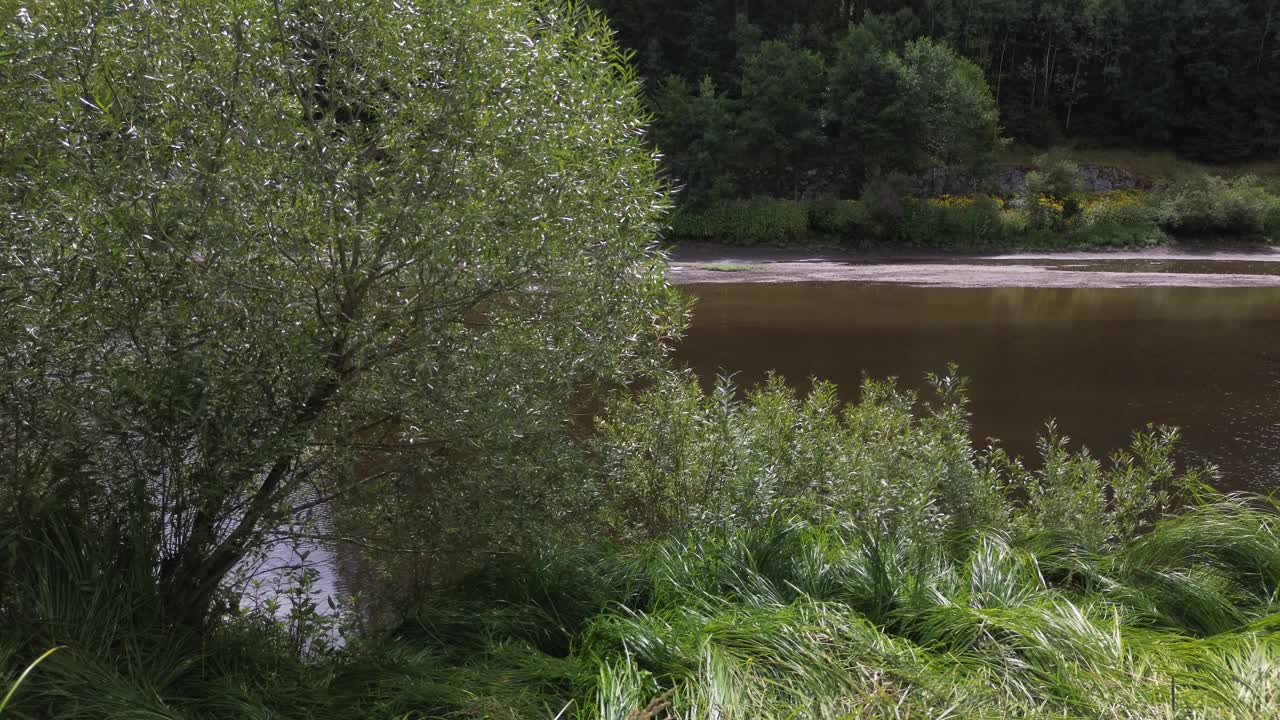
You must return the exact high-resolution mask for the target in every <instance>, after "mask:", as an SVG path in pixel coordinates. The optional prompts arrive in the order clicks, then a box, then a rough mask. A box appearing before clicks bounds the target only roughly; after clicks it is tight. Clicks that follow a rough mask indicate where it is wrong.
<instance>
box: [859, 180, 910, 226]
mask: <svg viewBox="0 0 1280 720" xmlns="http://www.w3.org/2000/svg"><path fill="white" fill-rule="evenodd" d="M914 191H915V189H914V187H912V181H911V177H910V176H908V175H906V174H905V173H900V172H891V173H889V174H887V175H879V176H876V177H873V178H871V179H870V180H868V181H867V183H866V185H864V186H863V187H862V207H863V208H864V209H865V210H866V213H867V218H868V219H869V220H870V224H871V227H872V229H873V230H874V231H875V233H876V235H878V236H879V237H881V238H886V239H887V238H892V237H893V236H894V235H895V234H897V232H898V224H899V223H900V222H902V218H903V215H904V214H905V213H906V211H907V206H908V205H909V204H910V202H911V197H912V195H913V194H914Z"/></svg>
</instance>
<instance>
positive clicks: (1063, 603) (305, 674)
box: [0, 497, 1280, 720]
mask: <svg viewBox="0 0 1280 720" xmlns="http://www.w3.org/2000/svg"><path fill="white" fill-rule="evenodd" d="M1011 528H1013V529H1009V528H1005V529H987V530H984V531H979V532H975V533H973V534H970V535H967V536H961V537H951V538H949V539H944V540H939V539H936V538H926V539H923V540H922V539H920V538H917V537H912V536H911V535H910V534H892V533H890V534H883V533H874V532H869V531H868V530H867V527H866V526H863V525H860V524H858V523H856V522H852V521H850V520H847V519H846V520H839V519H832V520H829V521H825V522H813V521H809V520H800V519H791V518H788V517H785V516H777V517H775V518H773V519H771V520H769V521H768V522H765V523H763V524H761V525H759V526H757V527H754V528H751V529H741V528H733V527H720V528H716V529H711V530H704V531H699V532H694V533H672V534H668V535H665V536H661V537H658V538H655V539H653V540H651V541H648V542H646V543H643V544H640V545H632V546H626V547H624V546H615V545H610V544H607V543H604V544H601V543H597V544H593V545H590V546H578V547H571V548H555V547H553V546H547V547H544V548H540V549H536V550H531V551H529V552H525V553H520V554H518V555H517V556H516V558H515V559H514V561H513V560H512V559H511V558H507V559H505V560H504V561H503V562H495V563H494V564H493V565H492V566H490V567H483V566H482V567H479V568H477V569H476V571H475V572H474V573H472V574H471V575H470V576H468V578H467V579H465V580H464V581H462V582H460V583H459V584H458V585H456V586H453V587H452V588H450V589H448V590H445V591H442V592H441V593H439V594H438V595H437V596H435V597H434V599H433V600H432V601H431V602H430V603H427V604H424V605H423V606H422V608H421V611H420V613H419V614H418V615H417V616H415V617H410V618H407V619H405V620H404V621H403V622H402V623H400V624H399V625H397V626H396V627H394V628H388V629H385V630H384V631H382V632H379V633H375V634H372V635H366V636H362V637H353V638H351V642H350V643H349V644H348V645H347V646H346V647H343V648H338V649H331V650H329V651H327V652H322V653H318V654H313V655H311V656H309V657H307V658H301V657H299V656H297V655H296V653H294V652H292V651H291V649H290V647H289V642H288V638H287V636H285V635H284V634H282V633H277V632H276V631H275V630H274V629H273V627H272V625H271V623H269V622H266V621H265V620H263V619H261V618H253V617H238V616H234V615H233V616H229V617H227V618H226V619H225V621H224V622H223V623H221V624H219V625H218V626H217V627H216V628H215V629H214V630H213V631H212V632H210V633H208V634H207V635H205V636H203V637H195V636H193V635H190V634H187V633H183V632H178V631H176V630H175V629H173V628H166V627H164V626H162V625H157V624H153V625H147V624H146V622H145V617H141V616H138V615H137V614H136V611H137V608H138V607H139V605H138V604H137V603H133V604H131V603H128V602H121V599H122V598H118V597H116V598H113V597H109V596H108V595H106V594H104V593H102V592H99V591H98V590H96V588H97V587H98V586H102V585H109V583H105V582H104V578H102V577H100V576H97V575H94V574H93V573H94V572H96V570H95V568H96V567H99V566H98V565H96V564H95V563H86V562H84V556H86V555H90V554H92V553H93V552H94V550H93V549H92V548H75V549H74V550H75V552H76V553H78V554H79V555H80V559H79V560H77V558H75V557H66V556H65V555H64V553H65V551H67V550H68V549H71V547H72V546H65V545H60V544H58V543H51V544H49V545H47V546H46V549H45V554H44V556H43V557H37V556H39V555H40V554H41V553H40V552H35V553H34V554H33V555H32V556H31V557H30V558H28V563H27V569H28V570H30V571H38V572H40V573H42V574H43V576H44V577H45V578H46V582H45V583H44V584H43V585H42V586H40V587H37V588H35V589H33V590H32V592H33V593H37V595H31V596H28V597H26V598H24V599H23V601H22V603H20V604H19V605H18V606H17V608H18V612H19V614H20V617H18V618H15V619H16V620H17V621H18V622H16V623H15V624H13V625H10V626H8V627H6V628H5V629H4V630H3V631H0V647H3V648H4V649H5V650H4V652H3V653H0V659H3V661H4V663H5V664H6V665H12V667H11V669H10V672H8V673H6V674H5V675H3V676H2V677H6V678H7V679H8V681H7V682H6V685H7V686H12V684H13V682H14V681H17V682H20V683H21V688H20V692H17V693H13V694H12V695H11V696H10V697H6V702H7V703H8V706H7V707H4V708H3V710H0V712H3V713H5V715H4V717H5V718H6V720H7V719H8V718H10V717H12V718H46V717H58V718H97V719H101V718H107V719H113V718H166V719H168V718H172V719H179V718H183V719H186V718H192V719H194V718H200V719H203V718H228V717H235V718H241V717H243V718H298V719H303V718H332V717H351V718H387V719H391V718H399V719H404V720H408V719H410V718H482V717H483V718H552V717H556V716H559V717H562V718H578V719H579V720H595V719H597V718H615V719H616V720H635V719H636V718H639V717H645V715H644V711H645V709H646V708H648V710H649V711H651V712H650V715H648V717H653V718H659V717H680V718H725V719H728V718H764V717H769V718H772V717H806V718H849V717H877V718H880V717H883V718H947V717H954V718H961V717H963V718H1014V717H1022V718H1041V717H1061V718H1168V719H1170V720H1172V719H1173V718H1241V719H1244V718H1261V717H1268V713H1274V712H1275V709H1276V707H1277V705H1276V703H1277V700H1278V699H1280V593H1278V591H1277V586H1278V585H1277V584H1278V582H1280V504H1278V503H1277V502H1276V501H1275V500H1274V499H1262V498H1244V497H1238V498H1222V497H1212V498H1208V499H1202V500H1200V501H1197V502H1196V503H1195V504H1194V506H1193V507H1191V508H1190V509H1189V510H1188V511H1186V512H1183V513H1179V514H1174V515H1170V516H1168V517H1166V518H1165V519H1164V520H1162V521H1160V522H1158V523H1156V524H1155V525H1154V526H1152V527H1150V528H1149V529H1147V530H1145V531H1142V532H1139V533H1138V534H1137V535H1136V536H1135V537H1134V538H1133V539H1131V540H1130V541H1128V542H1124V543H1118V542H1116V543H1111V542H1108V543H1103V544H1101V545H1099V544H1098V543H1097V542H1096V541H1095V540H1094V539H1093V538H1090V537H1089V536H1088V534H1087V533H1086V534H1079V533H1075V532H1073V531H1072V530H1071V529H1070V527H1069V526H1068V527H1064V528H1059V529H1054V530H1042V531H1030V532H1023V531H1019V530H1017V529H1016V524H1015V525H1013V526H1011ZM46 562H47V563H50V564H49V565H44V563H46ZM69 568H70V571H68V569H69ZM85 573H87V574H85ZM17 580H20V581H21V580H23V578H17ZM23 584H31V585H35V583H23V582H20V583H19V586H21V585H23ZM144 605H145V603H144ZM53 642H58V643H63V644H65V645H66V649H65V650H63V651H62V652H59V653H57V654H55V655H53V656H51V657H48V656H46V657H47V660H45V662H44V663H43V664H41V665H40V666H39V668H38V672H29V670H30V668H29V667H27V666H25V665H21V664H20V663H19V660H18V658H21V657H28V658H29V657H31V656H32V655H31V653H30V648H33V647H39V646H41V645H42V644H44V646H45V647H48V644H49V643H53ZM24 668H25V670H24ZM668 708H669V711H670V713H671V714H670V715H664V714H663V713H666V712H668Z"/></svg>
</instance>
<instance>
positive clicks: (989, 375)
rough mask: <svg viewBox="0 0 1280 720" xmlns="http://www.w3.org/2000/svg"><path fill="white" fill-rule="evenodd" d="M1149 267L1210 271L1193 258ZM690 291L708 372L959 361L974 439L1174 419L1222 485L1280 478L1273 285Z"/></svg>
mask: <svg viewBox="0 0 1280 720" xmlns="http://www.w3.org/2000/svg"><path fill="white" fill-rule="evenodd" d="M1063 265H1066V266H1070V265H1076V266H1085V267H1080V268H1079V269H1089V270H1104V271H1113V270H1114V271H1120V272H1125V271H1128V272H1133V271H1149V270H1148V268H1147V267H1141V268H1139V267H1137V266H1134V267H1124V268H1121V267H1115V268H1112V267H1106V268H1102V267H1097V266H1096V265H1097V263H1096V262H1095V263H1090V262H1089V261H1081V262H1078V263H1063ZM1272 268H1276V264H1271V265H1270V267H1268V268H1267V269H1268V270H1271V271H1272V272H1275V270H1272ZM1060 269H1062V270H1067V271H1070V270H1073V269H1077V268H1075V267H1060ZM1214 269H1216V270H1217V271H1218V272H1222V271H1223V268H1222V267H1221V266H1218V267H1216V268H1214ZM1276 269H1280V268H1276ZM1150 271H1157V272H1207V271H1208V270H1206V269H1204V268H1203V267H1202V266H1201V265H1200V264H1199V263H1196V262H1194V261H1192V262H1188V263H1185V264H1180V265H1177V266H1170V267H1163V268H1159V269H1154V270H1150ZM1227 272H1239V270H1237V269H1235V268H1232V269H1230V270H1227ZM684 289H685V290H686V291H687V292H689V293H691V294H693V295H694V296H696V297H698V298H699V302H698V304H697V305H696V307H695V309H694V320H693V326H692V328H691V329H690V332H689V334H688V336H687V338H686V339H685V340H684V342H683V343H682V345H681V347H680V349H679V358H680V359H681V360H682V361H683V362H685V363H687V364H688V365H690V366H691V367H693V368H694V369H695V370H697V371H698V372H699V373H700V374H702V375H703V376H704V377H712V376H714V375H715V373H716V372H718V371H721V370H724V371H729V372H735V373H737V375H736V378H737V380H738V382H739V383H740V384H743V385H749V384H754V383H755V382H757V381H759V380H760V379H761V378H763V377H764V374H765V373H766V372H767V371H768V370H769V369H777V370H778V371H780V372H782V373H783V374H784V375H786V376H787V377H788V379H790V380H792V381H793V382H797V381H799V382H800V383H804V382H805V380H806V379H807V378H809V377H812V376H817V377H821V378H825V379H829V380H833V381H836V382H837V383H839V384H840V385H841V387H842V392H843V393H844V394H845V395H846V397H848V398H849V399H854V398H855V396H856V391H857V386H858V383H859V381H860V379H861V377H862V375H863V374H864V373H869V374H870V375H872V376H877V377H884V376H890V375H893V376H897V377H899V378H901V379H902V381H903V382H904V383H906V384H909V385H912V386H918V385H920V384H921V383H920V381H921V378H923V376H924V374H925V373H926V372H927V371H930V370H935V371H936V370H941V369H943V368H945V366H946V364H947V363H948V362H950V361H954V362H957V363H959V365H960V369H961V372H962V373H963V374H965V375H967V376H968V377H970V378H971V380H972V383H971V385H972V398H973V401H974V404H973V411H974V433H975V436H976V438H977V439H978V440H979V441H981V440H983V439H984V438H986V437H998V438H1000V439H1001V440H1002V441H1003V444H1004V445H1005V446H1007V447H1009V448H1010V449H1012V450H1014V451H1016V452H1018V453H1020V454H1023V455H1030V454H1033V452H1034V447H1035V446H1034V442H1035V437H1036V435H1037V433H1038V432H1039V431H1040V430H1041V429H1042V428H1043V423H1044V420H1045V419H1047V418H1050V417H1052V418H1056V419H1057V421H1058V425H1059V427H1060V428H1061V430H1062V431H1063V432H1064V433H1066V434H1067V435H1069V436H1070V437H1071V438H1072V439H1073V440H1075V441H1077V442H1082V443H1084V444H1087V445H1089V446H1090V447H1091V448H1092V449H1094V450H1095V451H1098V453H1099V454H1101V453H1102V452H1103V451H1110V450H1113V449H1115V448H1116V447H1119V446H1121V445H1124V444H1126V442H1127V438H1128V436H1129V433H1130V432H1131V430H1132V429H1134V428H1137V427H1141V426H1143V425H1145V424H1146V423H1148V422H1158V423H1169V424H1175V425H1178V426H1181V427H1182V428H1183V432H1184V445H1185V447H1186V448H1187V451H1188V453H1189V454H1190V455H1191V456H1192V457H1194V458H1199V459H1204V460H1208V461H1211V462H1214V463H1217V464H1218V465H1219V466H1220V467H1221V468H1222V470H1223V484H1224V485H1225V486H1226V487H1229V488H1252V489H1255V490H1265V491H1270V490H1276V489H1280V288H1276V287H1260V288H1193V287H1156V288H1124V289H1099V288H1071V289H1061V288H921V287H909V286H902V285H889V284H867V283H852V282H795V283H776V284H768V283H717V284H695V285H686V286H684Z"/></svg>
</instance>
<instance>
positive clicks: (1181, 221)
mask: <svg viewBox="0 0 1280 720" xmlns="http://www.w3.org/2000/svg"><path fill="white" fill-rule="evenodd" d="M1153 204H1154V206H1155V210H1156V217H1157V221H1158V222H1159V224H1160V227H1162V228H1164V229H1165V230H1167V231H1168V232H1170V233H1172V234H1174V235H1182V236H1215V235H1243V236H1257V235H1264V234H1272V235H1274V233H1275V230H1274V228H1275V227H1276V223H1277V222H1278V221H1277V220H1275V219H1274V218H1275V217H1276V213H1277V212H1280V210H1277V208H1278V207H1280V197H1277V196H1275V195H1272V194H1271V193H1269V192H1267V190H1266V188H1264V187H1263V186H1262V184H1261V183H1259V181H1258V179H1257V178H1256V177H1254V176H1252V175H1245V176H1241V177H1238V178H1231V179H1224V178H1221V177H1217V176H1212V175H1195V176H1192V177H1189V178H1184V179H1181V180H1178V181H1173V182H1168V183H1165V184H1163V185H1161V186H1160V187H1158V188H1157V189H1156V192H1155V198H1154V203H1153Z"/></svg>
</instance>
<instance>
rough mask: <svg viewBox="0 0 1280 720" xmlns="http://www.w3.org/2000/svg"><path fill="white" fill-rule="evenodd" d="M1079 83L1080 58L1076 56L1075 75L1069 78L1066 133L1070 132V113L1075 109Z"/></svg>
mask: <svg viewBox="0 0 1280 720" xmlns="http://www.w3.org/2000/svg"><path fill="white" fill-rule="evenodd" d="M1079 82H1080V58H1079V56H1077V57H1076V71H1075V74H1074V75H1072V76H1071V97H1070V99H1069V100H1068V101H1067V123H1066V127H1065V128H1064V129H1065V130H1066V131H1067V133H1070V132H1071V111H1072V110H1074V109H1075V107H1076V86H1077V85H1078V84H1079Z"/></svg>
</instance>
